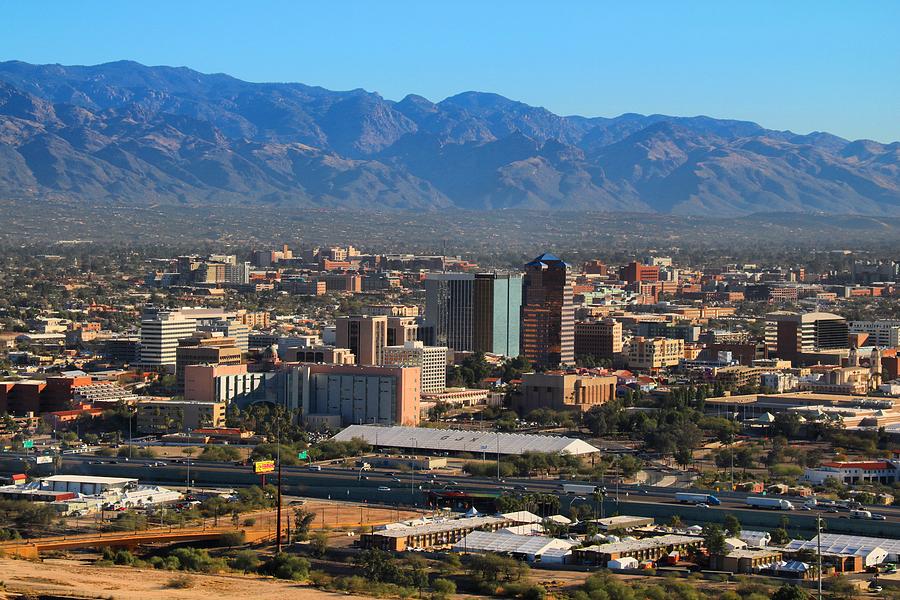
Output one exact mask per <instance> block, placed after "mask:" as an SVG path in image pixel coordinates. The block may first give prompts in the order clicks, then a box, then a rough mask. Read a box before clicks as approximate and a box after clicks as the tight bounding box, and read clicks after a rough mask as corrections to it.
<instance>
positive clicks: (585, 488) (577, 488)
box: [562, 483, 597, 496]
mask: <svg viewBox="0 0 900 600" xmlns="http://www.w3.org/2000/svg"><path fill="white" fill-rule="evenodd" d="M562 489H563V492H565V493H566V494H576V495H579V496H583V495H585V494H587V495H590V494H593V493H594V492H596V491H597V486H596V485H588V484H585V483H564V484H563V486H562Z"/></svg>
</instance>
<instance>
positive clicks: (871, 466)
mask: <svg viewBox="0 0 900 600" xmlns="http://www.w3.org/2000/svg"><path fill="white" fill-rule="evenodd" d="M822 466H823V467H831V468H833V469H862V470H864V471H882V470H885V469H892V468H894V467H893V465H892V464H891V463H889V462H886V461H871V462H825V463H822Z"/></svg>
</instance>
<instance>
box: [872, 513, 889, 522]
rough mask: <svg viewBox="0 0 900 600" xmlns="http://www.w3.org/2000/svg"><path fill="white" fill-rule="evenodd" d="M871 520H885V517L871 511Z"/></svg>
mask: <svg viewBox="0 0 900 600" xmlns="http://www.w3.org/2000/svg"><path fill="white" fill-rule="evenodd" d="M872 520H873V521H887V517H886V516H884V515H879V514H876V513H872Z"/></svg>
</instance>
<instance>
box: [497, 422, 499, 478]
mask: <svg viewBox="0 0 900 600" xmlns="http://www.w3.org/2000/svg"><path fill="white" fill-rule="evenodd" d="M497 481H500V430H499V429H498V430H497Z"/></svg>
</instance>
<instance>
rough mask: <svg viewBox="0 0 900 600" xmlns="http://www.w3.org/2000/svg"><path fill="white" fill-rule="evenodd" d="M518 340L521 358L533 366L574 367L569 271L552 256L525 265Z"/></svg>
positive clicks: (573, 332) (573, 333)
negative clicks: (520, 344)
mask: <svg viewBox="0 0 900 600" xmlns="http://www.w3.org/2000/svg"><path fill="white" fill-rule="evenodd" d="M521 338H522V354H523V355H524V356H525V358H527V359H528V360H529V361H531V363H533V364H535V365H539V366H542V367H549V368H554V367H558V366H560V365H570V364H574V363H575V302H574V299H573V291H572V272H571V267H569V265H567V264H566V263H564V262H563V261H562V260H560V259H559V258H557V257H555V256H553V255H552V254H541V255H540V256H538V257H537V258H535V259H534V260H533V261H531V262H530V263H528V264H526V265H525V279H524V282H523V285H522V326H521Z"/></svg>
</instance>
